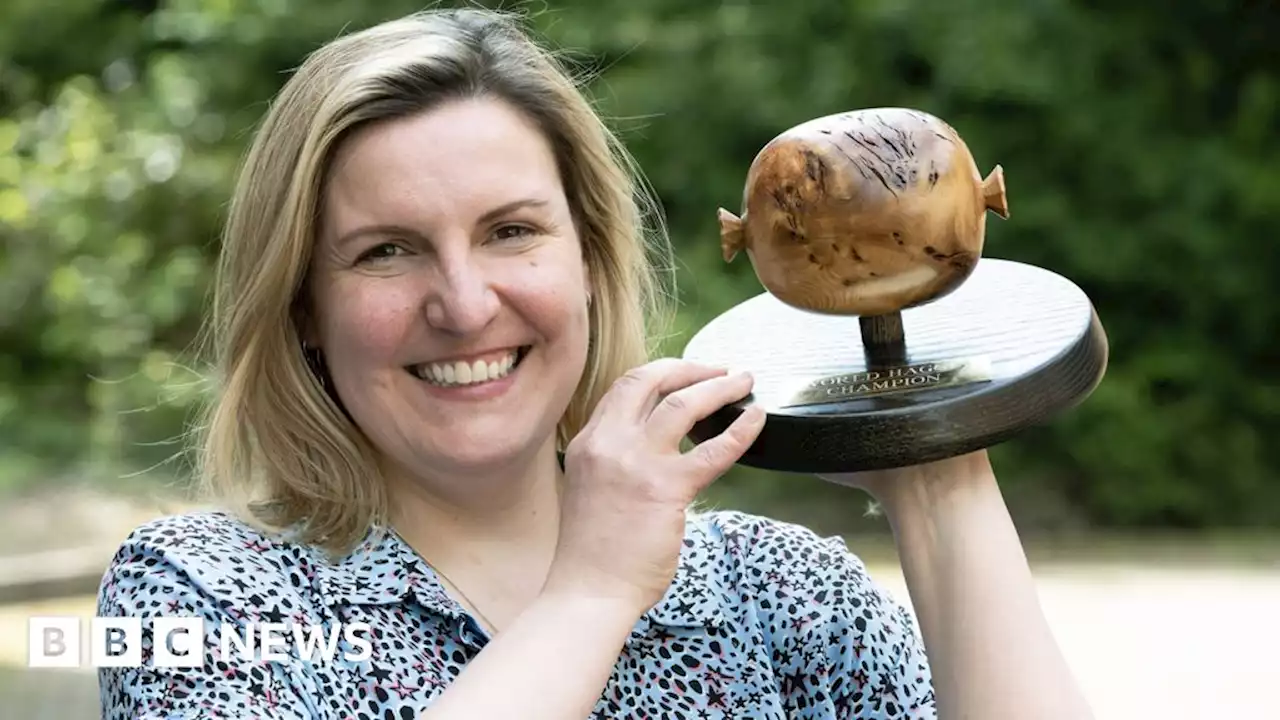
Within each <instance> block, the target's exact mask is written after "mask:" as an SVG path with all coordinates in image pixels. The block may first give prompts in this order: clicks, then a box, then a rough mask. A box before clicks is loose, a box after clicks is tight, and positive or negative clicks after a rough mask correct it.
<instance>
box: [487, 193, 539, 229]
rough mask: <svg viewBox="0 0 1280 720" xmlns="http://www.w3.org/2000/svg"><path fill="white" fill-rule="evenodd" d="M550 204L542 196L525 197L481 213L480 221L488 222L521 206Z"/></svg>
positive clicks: (535, 206)
mask: <svg viewBox="0 0 1280 720" xmlns="http://www.w3.org/2000/svg"><path fill="white" fill-rule="evenodd" d="M549 204H550V203H548V202H547V201H546V200H543V199H541V198H533V197H531V198H523V199H520V200H513V201H512V202H509V203H504V204H502V205H499V206H498V207H496V208H494V209H492V210H490V211H489V212H486V213H485V214H483V215H481V216H480V222H481V223H487V222H490V221H492V220H496V219H498V218H499V217H501V216H503V215H506V214H507V213H509V212H511V211H513V210H519V209H521V208H526V207H534V208H543V207H546V206H547V205H549Z"/></svg>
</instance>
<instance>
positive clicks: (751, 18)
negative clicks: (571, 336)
mask: <svg viewBox="0 0 1280 720" xmlns="http://www.w3.org/2000/svg"><path fill="white" fill-rule="evenodd" d="M1230 5H1233V3H1221V2H1217V1H1216V0H1170V1H1168V2H1164V3H1159V4H1148V5H1145V6H1144V5H1142V4H1138V3H1099V2H1084V1H1075V2H1072V1H1069V0H1036V1H1035V2H1028V1H1027V0H841V1H836V0H789V1H788V2H785V3H783V2H777V3H765V2H746V1H739V2H733V1H725V2H702V1H696V2H695V1H691V0H562V1H556V2H552V3H550V4H549V5H546V6H543V5H539V6H525V9H526V10H529V11H531V12H533V13H535V16H534V20H533V24H534V25H535V26H536V27H537V28H538V29H539V30H541V31H542V32H543V33H545V35H546V36H547V37H548V38H549V39H550V40H551V41H552V42H553V43H554V44H556V45H558V46H562V47H567V48H569V49H571V50H573V51H575V52H576V53H577V54H578V55H579V56H581V57H584V58H589V59H591V61H592V64H593V66H594V67H596V68H598V69H599V70H600V72H599V79H598V80H597V81H595V82H594V83H593V85H592V90H593V92H594V94H595V95H596V97H597V98H598V101H599V105H600V108H601V110H602V111H603V112H605V113H606V114H607V115H608V116H609V117H611V118H613V124H614V125H615V127H617V128H618V129H619V130H620V131H621V132H622V134H623V136H624V138H625V140H626V141H627V143H628V145H629V146H630V147H631V149H632V151H633V152H634V153H635V154H636V155H637V157H638V158H639V160H640V163H641V165H642V166H643V167H644V168H645V170H646V171H647V173H648V175H649V178H650V180H651V181H652V183H653V184H654V186H655V187H656V189H657V190H658V191H659V193H660V195H661V198H662V200H663V202H664V204H665V208H666V211H667V215H668V219H669V223H670V227H671V231H672V235H673V239H674V241H675V242H676V244H677V248H678V250H679V254H680V259H681V262H682V270H681V277H680V285H681V288H682V299H683V301H684V308H683V310H682V314H681V317H680V323H679V331H680V332H679V334H678V335H677V336H676V337H674V338H672V339H671V341H670V344H669V347H670V350H671V352H678V350H679V348H680V347H681V345H682V343H683V342H684V340H685V339H687V337H688V333H689V332H690V330H691V329H693V328H696V327H697V326H699V325H700V324H701V323H704V322H706V321H707V320H708V319H710V318H711V317H713V316H714V315H715V314H717V313H719V312H721V311H722V310H724V309H725V308H727V307H729V306H730V305H732V304H733V303H736V302H739V301H741V300H742V299H744V298H746V297H748V296H750V295H753V294H755V293H757V292H759V291H760V287H759V284H758V282H757V281H756V280H755V278H754V276H753V274H752V272H751V268H750V265H749V264H748V263H747V262H745V261H743V260H740V261H739V262H737V263H735V264H734V265H731V266H726V265H725V264H724V263H723V262H722V261H721V260H720V258H719V256H718V245H717V243H718V233H717V228H716V225H715V210H716V208H717V207H718V206H725V207H729V208H735V207H736V206H737V204H738V203H739V201H740V197H741V191H742V182H743V179H744V177H745V172H746V169H747V167H748V165H749V163H750V162H751V159H752V157H754V155H755V153H756V152H757V151H758V150H759V148H760V147H761V146H762V145H763V144H764V143H765V142H767V141H768V140H769V139H770V138H772V137H773V136H774V135H776V134H777V133H778V132H780V131H782V130H784V129H786V128H788V127H790V126H792V125H795V124H797V123H799V122H802V121H804V120H807V119H810V118H812V117H816V116H820V115H825V114H829V113H833V112H839V111H843V110H848V109H853V108H860V107H872V106H895V105H896V106H909V107H915V108H919V109H922V110H925V111H928V112H931V113H934V114H936V115H939V116H941V117H943V118H944V119H946V120H947V121H948V122H950V123H951V124H952V125H953V126H955V127H956V128H957V129H958V130H959V132H960V133H961V134H962V135H963V136H964V138H965V139H966V141H967V142H968V143H969V145H970V147H971V149H972V150H973V152H974V155H975V156H976V157H977V159H978V162H979V165H980V166H982V169H983V171H984V172H985V171H986V170H987V169H989V168H990V167H991V166H992V165H994V164H996V163H1000V164H1002V165H1003V166H1004V168H1005V171H1006V173H1007V176H1008V178H1009V184H1010V199H1011V208H1012V212H1013V215H1012V218H1011V219H1010V220H1008V221H1004V222H998V221H993V222H991V223H989V231H988V239H987V247H986V250H985V254H986V255H987V256H989V257H991V256H995V257H1005V258H1011V259H1015V260H1021V261H1025V262H1030V263H1035V264H1038V265H1042V266H1045V267H1048V268H1050V269H1053V270H1055V271H1057V272H1059V273H1062V274H1064V275H1066V276H1067V277H1069V278H1071V279H1073V280H1074V281H1076V282H1077V283H1078V284H1080V285H1081V286H1082V287H1083V288H1084V289H1085V291H1086V292H1087V293H1089V294H1090V296H1091V297H1092V298H1093V299H1094V300H1095V303H1096V306H1097V308H1098V311H1099V313H1100V315H1101V317H1102V319H1103V322H1104V324H1105V325H1106V328H1107V331H1108V333H1109V335H1110V340H1111V344H1112V345H1111V351H1112V360H1111V365H1110V368H1109V371H1108V374H1107V377H1106V379H1105V380H1104V382H1103V384H1102V386H1101V387H1100V388H1099V389H1098V390H1097V392H1096V393H1095V395H1094V396H1093V397H1092V398H1091V399H1090V400H1089V401H1088V402H1087V403H1086V404H1085V405H1084V406H1082V407H1081V408H1079V409H1078V410H1076V411H1074V412H1072V413H1070V414H1069V415H1067V416H1064V417H1063V418H1061V420H1059V421H1058V422H1056V423H1054V424H1053V425H1052V426H1050V427H1047V428H1041V429H1037V430H1034V431H1032V432H1029V433H1027V434H1026V435H1025V436H1023V437H1021V438H1019V439H1017V440H1015V441H1012V442H1010V443H1007V444H1005V445H1003V446H1001V447H999V448H997V449H996V450H995V454H996V456H997V463H998V468H999V470H1000V473H1001V476H1002V479H1003V481H1004V483H1005V486H1006V489H1007V491H1008V494H1009V496H1010V498H1011V502H1013V503H1014V504H1015V506H1016V507H1015V510H1017V511H1018V514H1019V517H1020V519H1021V520H1022V521H1023V522H1024V523H1026V524H1030V525H1036V526H1043V527H1057V526H1061V525H1063V524H1064V523H1065V524H1079V523H1087V524H1089V525H1092V526H1100V527H1114V528H1149V527H1174V528H1199V527H1245V526H1277V525H1280V478H1278V477H1277V475H1278V474H1280V473H1278V469H1280V451H1277V443H1276V439H1277V438H1278V437H1280V433H1277V424H1278V423H1277V421H1276V418H1277V416H1278V415H1280V383H1277V382H1276V372H1275V366H1276V363H1277V362H1280V353H1278V352H1277V348H1278V343H1277V340H1276V339H1275V332H1274V330H1275V327H1276V325H1277V309H1276V308H1277V304H1276V302H1275V301H1274V299H1273V298H1274V291H1273V289H1272V288H1271V286H1270V283H1271V282H1273V281H1274V278H1275V277H1276V276H1277V275H1278V274H1280V252H1278V251H1277V247H1278V245H1280V243H1278V242H1277V241H1278V240H1280V238H1278V237H1277V235H1278V234H1280V210H1278V208H1280V142H1278V138H1280V51H1278V50H1277V49H1276V48H1277V42H1276V38H1278V37H1280V12H1277V10H1276V9H1275V8H1274V6H1272V5H1271V3H1267V2H1252V3H1248V2H1246V3H1243V5H1244V9H1241V8H1239V7H1237V8H1235V9H1232V8H1231V7H1229V6H1230ZM1236 5H1239V4H1236ZM421 7H422V5H421V3H416V2H407V1H404V0H378V1H376V2H375V1H367V0H331V1H328V2H303V1H302V0H171V1H169V2H154V1H153V2H148V1H147V0H131V1H124V0H56V1H55V0H7V1H6V2H5V3H4V4H3V5H0V243H3V244H2V245H0V346H2V347H3V353H2V354H0V484H3V485H7V486H8V487H10V488H13V487H16V486H23V485H32V484H46V483H51V482H61V481H63V480H59V478H63V479H66V478H75V479H85V478H87V479H89V480H92V481H97V482H103V483H117V484H120V483H124V482H126V481H125V480H122V479H121V477H122V475H125V474H127V473H131V472H136V471H138V470H141V469H146V468H151V471H150V472H149V473H148V474H145V475H142V476H141V477H143V478H154V477H161V478H166V477H169V476H172V475H173V474H174V473H178V472H180V470H181V466H180V465H178V464H175V463H174V462H168V463H166V462H165V461H166V460H169V459H171V458H173V456H174V455H175V453H178V452H179V451H180V450H181V445H180V444H178V443H179V442H180V440H181V433H182V432H183V431H184V428H185V425H184V423H185V422H186V419H187V416H188V412H189V410H190V408H191V404H192V403H193V402H196V401H198V399H199V397H200V393H201V392H202V390H203V386H202V384H201V382H200V379H199V377H198V374H197V373H196V372H195V370H198V368H191V367H189V359H188V358H187V357H186V356H185V355H184V353H185V351H186V350H187V349H188V346H189V343H190V342H191V341H192V339H193V337H194V333H195V331H196V329H197V328H198V325H199V322H200V319H201V312H202V310H203V307H204V301H205V291H206V283H207V281H208V279H209V270H210V267H211V259H212V257H213V255H214V253H215V252H216V250H217V246H216V241H217V233H218V230H219V223H220V222H221V219H222V215H223V209H224V204H225V202H226V200H227V198H228V195H229V192H230V183H231V178H232V174H233V171H234V169H235V168H236V165H237V163H238V161H239V158H240V155H241V152H242V150H243V148H244V147H245V145H246V143H247V140H248V137H249V135H250V133H251V131H252V128H253V126H254V123H255V122H256V121H257V119H258V118H259V117H260V116H261V115H262V113H263V111H264V109H265V107H266V103H267V101H268V100H269V98H270V97H271V95H272V94H273V92H274V91H275V90H276V89H277V88H278V87H279V86H280V84H281V83H282V82H283V80H284V79H285V77H286V75H287V72H288V71H289V70H290V69H291V68H293V67H295V66H296V65H297V64H298V63H299V62H300V61H301V59H302V58H303V57H304V56H305V55H306V53H308V52H309V51H311V50H313V49H315V48H316V47H317V46H318V45H320V44H321V43H323V42H324V41H326V40H328V39H330V38H332V37H334V36H335V35H337V34H338V33H340V32H341V31H343V29H344V28H358V27H363V26H366V25H369V24H372V23H374V22H376V21H379V20H383V19H388V18H391V17H395V16H398V15H401V14H404V13H407V12H411V11H413V10H417V9H420V8H421ZM695 279H696V280H695ZM1268 438H1270V440H1269V439H1268ZM714 498H715V499H716V500H717V501H721V502H726V503H730V502H731V503H736V504H739V505H746V506H748V507H783V506H785V507H796V508H801V509H802V511H803V512H807V513H809V516H810V517H811V518H813V519H815V521H817V522H818V523H819V524H820V523H821V522H822V521H823V518H828V517H829V518H838V517H848V516H849V515H850V512H851V510H852V511H854V514H855V515H856V510H857V507H856V506H857V505H859V504H860V500H858V499H850V498H849V493H847V492H843V491H833V490H832V489H830V488H828V487H826V486H824V485H823V484H822V483H821V482H819V481H816V480H811V479H807V478H796V477H790V476H777V475H770V474H763V473H755V472H751V471H746V470H742V471H735V473H734V474H733V475H731V476H730V477H729V478H726V479H725V480H724V481H722V482H721V483H720V484H718V485H717V488H716V490H715V493H714ZM804 508H807V510H805V509H804Z"/></svg>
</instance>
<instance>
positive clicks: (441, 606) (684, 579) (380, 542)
mask: <svg viewBox="0 0 1280 720" xmlns="http://www.w3.org/2000/svg"><path fill="white" fill-rule="evenodd" d="M712 535H713V531H712V530H711V529H710V527H708V525H707V524H704V523H696V522H693V521H691V522H689V523H688V525H687V529H686V532H685V538H684V544H683V545H682V546H681V549H680V562H679V565H678V567H677V570H676V575H675V578H674V580H673V581H672V583H671V586H670V587H668V588H667V592H666V594H664V595H663V597H662V599H661V600H660V601H659V602H658V603H657V604H656V605H654V606H653V607H652V608H650V609H649V611H648V612H646V613H645V614H644V615H643V616H641V618H640V620H639V621H638V622H637V624H636V628H635V630H634V631H633V632H632V636H633V638H634V637H636V636H637V635H641V636H642V635H643V634H644V633H645V632H647V631H648V630H649V628H651V627H652V626H654V625H659V626H664V627H708V628H711V627H717V626H719V625H720V624H721V623H723V622H724V615H723V612H722V607H723V605H724V604H725V603H729V602H732V597H731V595H730V594H729V593H728V592H726V589H725V587H724V585H723V576H724V574H725V571H726V570H727V568H725V567H724V563H725V562H726V558H725V557H724V553H723V552H716V550H717V549H719V548H722V547H723V543H722V541H717V538H715V537H713V536H712ZM316 582H317V584H318V587H319V590H320V593H321V595H322V597H323V598H324V600H325V602H326V603H328V604H329V605H331V606H334V605H392V604H396V603H400V602H403V601H404V600H405V599H406V598H408V597H410V596H412V597H413V598H414V599H415V600H416V601H417V602H418V603H419V604H421V605H422V606H423V607H424V608H425V609H427V610H429V611H432V612H435V613H439V614H441V615H445V616H448V617H451V618H456V617H460V616H462V615H463V614H465V612H466V611H465V610H464V609H463V608H462V606H461V605H459V604H458V603H457V602H456V601H455V600H454V599H453V598H452V597H450V596H449V593H448V592H447V591H446V590H445V589H444V586H443V585H442V584H441V583H440V579H439V577H438V576H437V575H436V573H435V571H434V570H432V568H431V567H430V566H429V565H427V563H425V562H424V561H423V560H422V558H421V557H420V556H419V555H418V554H417V553H416V552H415V551H414V550H413V548H411V547H409V544H408V543H406V542H405V541H404V540H403V539H402V538H401V537H400V536H399V535H398V534H397V533H396V532H395V531H394V530H391V529H389V528H383V527H377V528H374V529H373V530H371V531H370V532H369V533H368V535H366V537H365V539H364V540H363V541H362V542H361V543H360V544H359V545H358V546H357V547H356V548H355V549H354V550H352V551H351V552H350V553H348V554H347V555H346V556H345V557H343V558H341V559H340V560H337V561H329V560H327V559H323V558H322V559H320V560H319V561H318V562H317V563H316Z"/></svg>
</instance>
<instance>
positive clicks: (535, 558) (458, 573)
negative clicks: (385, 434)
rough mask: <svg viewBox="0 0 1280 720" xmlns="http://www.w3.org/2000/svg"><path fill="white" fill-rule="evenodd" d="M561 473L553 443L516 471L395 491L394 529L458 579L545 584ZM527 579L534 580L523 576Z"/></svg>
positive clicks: (410, 482)
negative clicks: (498, 577)
mask: <svg viewBox="0 0 1280 720" xmlns="http://www.w3.org/2000/svg"><path fill="white" fill-rule="evenodd" d="M561 480H562V472H561V470H560V465H559V462H558V460H557V457H556V452H555V445H554V444H553V443H548V444H547V445H546V446H544V447H543V448H541V449H540V450H539V451H537V453H536V455H534V457H533V458H531V459H527V460H522V461H520V465H519V466H518V467H511V468H507V469H497V470H494V471H490V472H487V473H485V474H484V475H476V476H471V477H465V478H459V477H454V478H450V480H448V481H443V480H442V479H434V478H433V479H426V478H423V479H416V478H410V477H408V476H401V477H399V478H396V479H394V480H393V481H392V482H391V484H390V489H389V500H390V502H391V524H392V526H393V527H394V528H395V530H396V532H397V533H398V534H399V535H400V536H401V537H402V538H403V539H404V540H405V542H407V543H408V544H409V546H410V547H412V548H413V549H414V550H415V551H417V553H418V554H419V555H420V556H422V558H423V559H424V560H426V561H427V562H428V563H429V564H431V565H432V566H433V567H435V568H436V569H437V570H442V571H444V572H445V573H448V574H449V576H450V577H451V578H453V579H455V580H457V581H458V582H463V581H462V580H460V579H459V577H465V576H473V575H489V574H491V573H494V574H512V573H513V569H515V568H522V569H526V570H529V571H531V572H533V573H534V574H535V575H536V576H537V577H536V578H530V579H529V581H528V582H534V580H535V579H536V581H537V582H538V583H539V584H540V583H541V577H542V576H545V572H546V568H547V567H548V566H549V565H550V562H551V558H552V556H553V555H554V553H555V545H556V539H557V536H558V534H559V522H560V498H559V488H560V485H561ZM522 574H528V573H522Z"/></svg>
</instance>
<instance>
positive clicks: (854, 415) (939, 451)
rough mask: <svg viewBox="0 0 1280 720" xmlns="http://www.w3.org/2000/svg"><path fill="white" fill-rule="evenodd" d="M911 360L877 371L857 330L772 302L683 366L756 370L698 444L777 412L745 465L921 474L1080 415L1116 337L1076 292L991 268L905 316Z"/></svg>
mask: <svg viewBox="0 0 1280 720" xmlns="http://www.w3.org/2000/svg"><path fill="white" fill-rule="evenodd" d="M901 315H902V329H903V334H904V336H905V343H904V347H903V349H904V350H905V353H904V354H903V353H899V356H898V357H897V358H896V359H893V360H887V361H883V362H869V361H868V359H867V357H866V355H867V354H866V353H865V352H864V348H863V341H862V334H861V332H860V330H859V319H858V318H857V317H842V316H831V315H822V314H818V313H811V312H805V311H802V310H797V309H795V308H793V307H790V306H788V305H785V304H783V303H782V302H781V301H779V300H777V299H776V298H774V297H773V296H772V295H769V294H768V293H765V294H762V295H758V296H756V297H754V298H752V299H750V300H748V301H746V302H744V303H742V304H741V305H738V306H737V307H735V308H733V309H731V310H729V311H728V312H726V313H724V314H723V315H721V316H719V317H718V318H716V319H715V320H713V321H712V322H711V323H710V324H708V325H707V326H706V327H704V328H703V329H702V330H700V331H699V332H698V333H697V334H696V335H695V336H694V337H693V339H692V340H691V341H690V342H689V344H688V346H687V347H686V348H685V352H684V357H685V358H687V359H690V360H694V361H697V362H700V363H705V364H708V365H716V366H721V367H728V368H731V369H734V370H747V371H750V372H751V373H752V375H753V376H754V377H755V389H754V391H753V393H752V395H751V396H750V397H748V398H746V399H745V400H743V401H742V402H740V403H735V404H734V405H730V406H728V407H725V408H722V409H721V410H720V411H718V412H717V413H715V414H713V415H712V416H711V417H709V418H707V419H706V420H704V421H702V422H700V423H698V425H697V426H695V427H694V429H693V431H692V432H691V433H690V437H691V438H692V439H693V440H694V441H695V442H701V441H702V440H705V439H706V438H709V437H712V436H714V435H717V434H719V433H721V432H723V431H724V429H725V428H726V427H727V426H728V425H729V423H731V422H732V421H733V420H734V419H735V418H736V417H737V416H738V415H739V414H740V413H741V412H742V410H743V409H744V408H745V407H747V406H748V405H749V404H756V403H758V404H761V405H763V406H764V408H765V410H766V411H767V412H768V419H767V420H766V421H765V426H764V430H763V431H762V432H761V435H760V437H759V439H758V440H757V441H756V442H755V444H754V445H753V446H752V447H751V449H750V450H749V451H748V452H747V453H746V455H745V456H743V458H742V460H741V462H742V463H743V464H744V465H749V466H752V467H759V468H767V469H772V470H783V471H789V472H803V473H834V472H854V471H858V470H873V469H880V468H888V467H902V466H906V465H915V464H918V463H923V462H930V461H933V460H940V459H942V458H946V457H952V456H955V455H961V454H964V453H967V452H972V451H974V450H978V449H982V448H987V447H990V446H992V445H995V444H997V443H999V442H1002V441H1004V440H1007V439H1009V438H1010V437H1012V436H1014V435H1016V434H1017V433H1018V432H1019V431H1021V430H1023V429H1025V428H1027V427H1031V426H1033V425H1037V424H1041V423H1044V422H1046V421H1048V420H1050V419H1051V418H1053V417H1054V416H1056V415H1057V414H1059V413H1061V412H1063V411H1065V410H1067V409H1069V408H1071V407H1072V406H1074V405H1076V404H1078V403H1080V402H1081V401H1082V400H1084V398H1085V397H1087V396H1088V395H1089V393H1090V392H1092V391H1093V388H1094V387H1096V386H1097V384H1098V382H1099V381H1100V380H1101V379H1102V375H1103V373H1104V372H1105V370H1106V364H1107V338H1106V334H1105V333H1104V331H1103V329H1102V325H1101V323H1100V322H1099V320H1098V317H1097V314H1096V313H1095V312H1094V309H1093V305H1092V303H1090V302H1089V298H1088V297H1086V296H1085V294H1084V292H1083V291H1081V290H1080V288H1078V287H1077V286H1076V285H1075V284H1074V283H1072V282H1070V281H1069V280H1067V279H1065V278H1063V277H1061V276H1059V275H1057V274H1054V273H1052V272H1050V271H1048V270H1044V269H1042V268H1038V267H1034V266H1030V265H1025V264H1022V263H1016V262H1010V261H1007V260H997V259H990V258H984V259H982V260H981V261H980V262H979V263H978V267H977V268H976V269H975V270H974V273H973V275H972V276H971V277H970V278H969V279H968V280H967V281H966V282H965V283H964V285H962V286H961V287H960V288H959V289H957V290H956V291H955V292H953V293H951V294H950V295H947V296H945V297H943V298H941V299H939V300H936V301H934V302H932V303H929V304H927V305H923V306H920V307H916V308H911V309H908V310H904V311H902V314H901Z"/></svg>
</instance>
